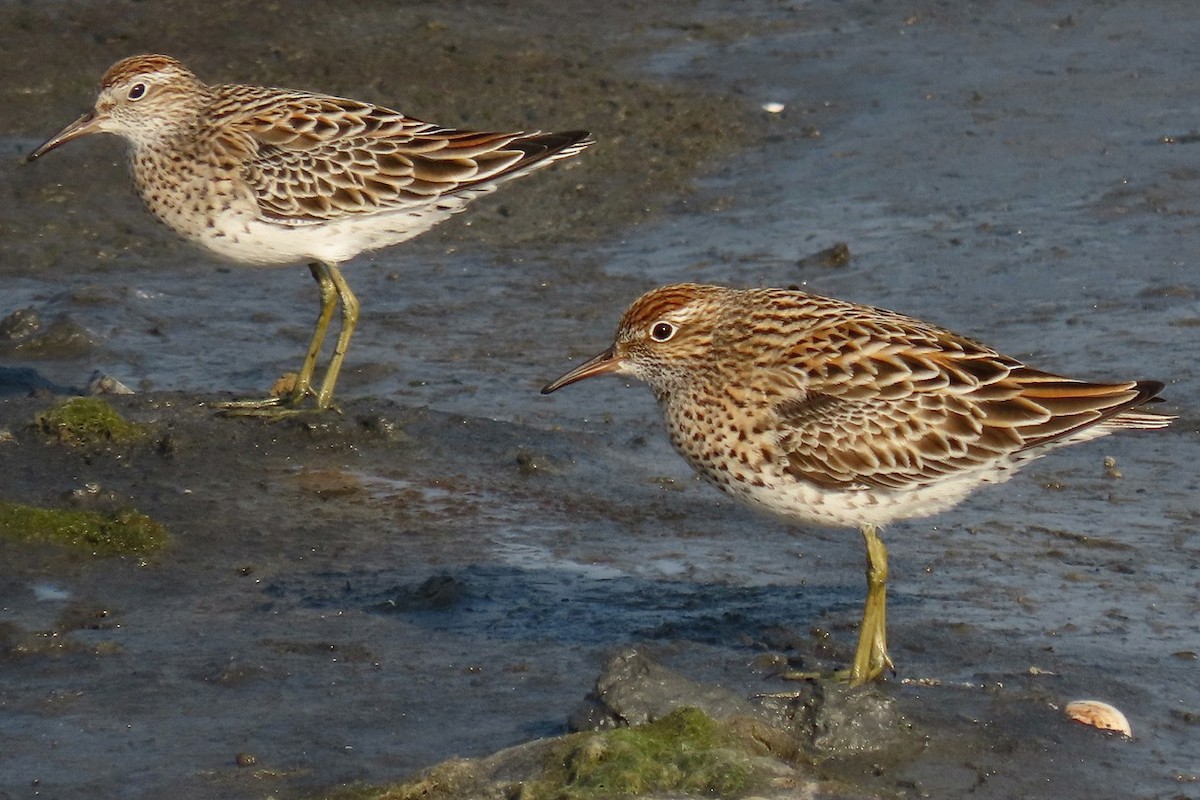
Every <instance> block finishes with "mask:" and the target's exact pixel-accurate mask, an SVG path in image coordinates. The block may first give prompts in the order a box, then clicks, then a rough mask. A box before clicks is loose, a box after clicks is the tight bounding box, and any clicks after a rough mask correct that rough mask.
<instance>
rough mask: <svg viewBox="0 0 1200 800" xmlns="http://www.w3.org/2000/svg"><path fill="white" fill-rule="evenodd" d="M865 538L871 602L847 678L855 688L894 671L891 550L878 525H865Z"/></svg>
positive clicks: (866, 610)
mask: <svg viewBox="0 0 1200 800" xmlns="http://www.w3.org/2000/svg"><path fill="white" fill-rule="evenodd" d="M862 535H863V540H864V541H865V542H866V545H867V600H866V603H865V604H864V605H863V618H862V625H861V626H860V627H859V631H858V649H857V650H856V651H855V653H854V664H853V665H852V666H851V667H850V674H849V675H848V676H847V678H846V680H847V681H848V682H849V683H850V685H851V686H861V685H862V684H864V683H866V682H867V681H873V680H875V679H876V678H878V677H879V676H880V675H882V674H883V671H884V670H885V669H886V670H890V669H892V668H893V665H892V659H891V658H889V657H888V653H887V579H888V564H887V548H886V547H885V546H884V544H883V540H882V539H880V538H879V536H878V535H876V532H875V526H874V525H863V526H862Z"/></svg>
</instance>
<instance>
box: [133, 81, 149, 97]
mask: <svg viewBox="0 0 1200 800" xmlns="http://www.w3.org/2000/svg"><path fill="white" fill-rule="evenodd" d="M145 96H146V84H144V83H135V84H134V85H133V86H130V87H129V99H130V100H141V99H142V98H143V97H145Z"/></svg>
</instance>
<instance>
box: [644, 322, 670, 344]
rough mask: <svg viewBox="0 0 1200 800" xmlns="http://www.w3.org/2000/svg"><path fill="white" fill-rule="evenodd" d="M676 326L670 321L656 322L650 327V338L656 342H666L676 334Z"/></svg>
mask: <svg viewBox="0 0 1200 800" xmlns="http://www.w3.org/2000/svg"><path fill="white" fill-rule="evenodd" d="M675 330H676V329H675V326H674V325H672V324H671V323H669V322H656V323H654V326H653V327H652V328H650V338H651V339H653V340H654V341H656V342H665V341H667V339H670V338H671V337H672V336H674V335H675Z"/></svg>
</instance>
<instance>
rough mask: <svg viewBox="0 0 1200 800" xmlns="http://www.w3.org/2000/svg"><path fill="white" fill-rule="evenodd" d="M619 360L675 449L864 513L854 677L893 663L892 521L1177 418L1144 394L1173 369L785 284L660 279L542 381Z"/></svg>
mask: <svg viewBox="0 0 1200 800" xmlns="http://www.w3.org/2000/svg"><path fill="white" fill-rule="evenodd" d="M608 373H616V374H620V375H629V376H632V377H635V378H639V379H641V380H643V381H645V382H646V383H648V384H649V385H650V388H651V389H653V390H654V394H655V396H656V397H657V398H658V402H659V405H660V406H661V407H662V409H663V412H664V414H665V416H666V423H667V430H668V431H669V433H670V436H671V441H672V443H673V444H674V445H675V447H676V449H678V450H679V452H680V453H681V454H682V455H683V457H684V458H685V459H687V461H688V462H689V463H690V464H691V465H692V466H693V467H694V468H695V469H696V470H697V471H698V472H700V474H702V475H703V476H704V477H705V478H707V479H709V480H710V481H712V482H713V483H715V484H716V485H717V486H719V487H720V488H721V489H723V490H725V491H726V492H728V493H729V494H731V495H733V496H734V497H736V498H738V499H739V500H742V501H744V502H746V503H748V504H750V505H752V506H756V507H758V508H760V509H764V510H766V511H769V512H772V513H775V514H778V515H780V516H782V517H784V518H786V519H788V520H791V521H795V522H801V523H812V524H817V525H829V526H851V525H853V526H857V527H858V528H859V529H860V530H861V532H862V535H863V538H864V539H865V541H866V548H867V599H866V603H865V606H864V610H863V619H862V625H861V627H860V629H859V640H858V648H857V651H856V653H855V656H854V662H853V664H852V666H851V667H850V669H849V671H848V673H846V674H845V677H846V678H847V679H848V680H849V682H850V683H851V684H854V685H858V684H862V683H865V682H867V681H869V680H873V679H875V678H877V677H879V676H880V675H881V674H882V673H883V672H884V671H885V670H888V669H891V668H892V661H891V659H890V658H889V656H888V652H887V628H886V597H887V594H886V593H887V550H886V549H885V547H884V545H883V542H882V541H881V540H880V539H879V537H878V535H877V532H876V528H877V527H878V526H882V525H885V524H887V523H890V522H892V521H894V520H900V519H911V518H914V517H922V516H926V515H929V514H933V513H936V512H938V511H942V510H944V509H947V508H949V507H951V506H953V505H955V504H956V503H958V502H959V501H961V500H962V499H963V498H965V497H966V496H967V495H968V494H969V493H970V492H971V491H972V490H973V489H975V488H976V487H978V486H980V485H982V484H986V483H999V482H1001V481H1004V480H1007V479H1008V478H1009V477H1011V475H1012V474H1013V472H1014V471H1015V470H1016V469H1017V468H1018V467H1020V466H1021V465H1023V464H1024V463H1026V462H1028V461H1030V460H1032V459H1034V458H1037V457H1039V456H1041V455H1043V454H1045V453H1047V452H1049V451H1050V450H1052V449H1054V448H1056V447H1061V446H1064V445H1068V444H1076V443H1078V442H1084V441H1088V440H1089V439H1094V438H1097V437H1099V436H1104V435H1106V434H1109V433H1112V432H1113V431H1116V430H1120V429H1125V428H1131V429H1154V428H1162V427H1165V426H1166V425H1167V424H1169V423H1170V421H1171V420H1172V419H1174V417H1171V416H1167V415H1164V414H1156V413H1153V412H1145V411H1138V410H1135V409H1137V408H1138V406H1141V405H1142V404H1144V403H1147V402H1149V401H1151V400H1153V399H1154V398H1156V397H1157V396H1158V394H1159V393H1160V392H1161V391H1162V389H1163V384H1161V383H1159V382H1157V381H1124V382H1120V383H1088V382H1085V381H1078V380H1072V379H1070V378H1063V377H1060V376H1058V375H1052V374H1050V373H1046V372H1040V371H1038V370H1035V369H1032V368H1030V367H1027V366H1025V365H1024V364H1022V363H1021V362H1020V361H1017V360H1016V359H1014V358H1010V357H1008V356H1005V355H1002V354H1000V353H998V352H996V351H995V350H992V349H991V348H989V347H986V346H984V345H982V344H979V343H977V342H974V341H971V340H970V339H966V338H964V337H962V336H959V335H957V334H954V333H951V332H950V331H947V330H944V329H942V328H938V327H936V326H934V325H930V324H928V323H925V322H921V321H920V320H916V319H913V318H911V317H906V316H903V315H901V314H896V313H894V312H891V311H885V310H883V309H878V308H869V307H866V306H859V305H854V304H852V303H845V302H842V301H839V300H833V299H829V298H825V297H818V296H815V295H810V294H806V293H804V292H799V291H790V290H782V289H749V290H739V289H728V288H724V287H719V286H700V285H695V284H683V285H678V286H667V287H664V288H661V289H656V290H654V291H651V292H649V293H647V294H645V295H643V296H642V297H640V298H639V299H637V300H636V301H634V303H633V305H631V306H630V307H629V309H628V310H627V311H626V312H625V315H624V316H623V317H622V318H621V322H620V325H619V326H618V328H617V334H616V340H615V342H614V343H613V345H612V346H611V347H609V348H608V349H607V350H605V351H604V352H602V353H600V354H599V355H597V356H596V357H595V358H592V359H591V360H590V361H587V362H586V363H584V364H582V365H580V366H579V367H577V368H576V369H574V370H572V371H571V372H568V373H567V374H566V375H563V376H562V377H561V378H559V379H558V380H556V381H554V382H553V383H551V384H549V385H548V386H546V387H545V388H544V389H543V390H542V392H543V393H544V394H548V393H550V392H553V391H555V390H557V389H561V388H562V387H564V386H567V385H568V384H571V383H575V382H576V381H580V380H583V379H584V378H590V377H593V376H595V375H604V374H608Z"/></svg>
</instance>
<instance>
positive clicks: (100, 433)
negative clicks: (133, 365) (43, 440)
mask: <svg viewBox="0 0 1200 800" xmlns="http://www.w3.org/2000/svg"><path fill="white" fill-rule="evenodd" d="M33 426H34V427H35V428H36V429H38V430H39V431H41V432H42V433H46V434H49V435H51V436H54V437H56V438H57V439H58V440H59V441H60V442H62V443H64V444H69V445H74V446H77V447H85V446H89V445H98V444H110V443H111V444H128V443H132V442H137V441H141V440H143V439H146V438H148V437H149V435H150V429H149V428H148V427H146V426H145V425H138V424H136V423H133V422H127V421H126V420H125V418H124V417H122V416H121V415H120V414H118V413H117V411H116V409H114V408H113V407H112V406H110V405H109V404H108V403H107V402H105V401H104V400H102V399H101V398H99V397H73V398H71V399H70V400H64V401H63V402H61V403H58V404H57V405H55V406H53V407H51V408H49V409H47V410H46V411H43V412H41V413H40V414H38V415H37V416H35V417H34V418H33Z"/></svg>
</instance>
